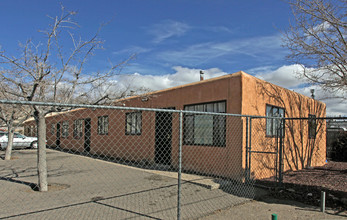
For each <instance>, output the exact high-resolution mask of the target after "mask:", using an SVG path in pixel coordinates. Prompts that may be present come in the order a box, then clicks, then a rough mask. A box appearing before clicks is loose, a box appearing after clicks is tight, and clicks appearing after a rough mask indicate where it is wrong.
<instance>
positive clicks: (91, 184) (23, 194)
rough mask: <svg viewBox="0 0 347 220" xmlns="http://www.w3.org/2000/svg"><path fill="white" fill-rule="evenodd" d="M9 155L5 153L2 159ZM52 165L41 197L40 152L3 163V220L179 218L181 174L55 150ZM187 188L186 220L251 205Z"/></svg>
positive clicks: (185, 185)
mask: <svg viewBox="0 0 347 220" xmlns="http://www.w3.org/2000/svg"><path fill="white" fill-rule="evenodd" d="M3 154H4V152H0V156H3ZM47 163H48V170H49V172H48V180H49V184H50V186H49V192H44V193H41V192H37V191H34V190H33V189H32V188H33V187H34V186H35V183H37V171H36V151H35V150H19V151H15V152H14V153H13V160H11V161H4V160H0V184H1V187H0V195H1V197H0V210H1V212H0V218H3V219H175V218H176V216H177V178H176V177H175V176H176V174H175V173H168V172H160V171H153V170H146V169H140V168H135V167H129V166H125V165H121V164H117V163H111V162H106V161H102V160H98V159H93V158H90V157H84V156H80V155H72V154H68V153H64V152H58V151H54V150H47ZM187 178H188V177H187ZM190 178H191V177H190ZM188 179H189V178H188ZM182 183H183V184H182V211H181V214H182V219H194V218H198V217H202V216H206V215H208V214H211V213H213V212H214V211H215V210H219V209H224V208H227V207H230V206H232V205H236V204H240V203H244V202H247V201H249V199H247V198H243V197H238V196H235V195H233V194H232V193H230V191H229V192H226V190H225V189H223V188H221V189H208V187H206V186H203V185H204V184H195V183H192V182H189V181H185V180H183V182H182ZM232 188H233V187H229V189H232Z"/></svg>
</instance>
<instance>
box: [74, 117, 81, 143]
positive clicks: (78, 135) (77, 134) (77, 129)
mask: <svg viewBox="0 0 347 220" xmlns="http://www.w3.org/2000/svg"><path fill="white" fill-rule="evenodd" d="M82 135H83V119H78V120H75V121H74V122H73V137H74V138H75V139H79V138H81V137H82Z"/></svg>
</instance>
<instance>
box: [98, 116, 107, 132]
mask: <svg viewBox="0 0 347 220" xmlns="http://www.w3.org/2000/svg"><path fill="white" fill-rule="evenodd" d="M98 134H101V135H108V115H104V116H100V117H98Z"/></svg>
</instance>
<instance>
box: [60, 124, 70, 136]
mask: <svg viewBox="0 0 347 220" xmlns="http://www.w3.org/2000/svg"><path fill="white" fill-rule="evenodd" d="M61 136H62V137H64V138H66V137H68V136H69V122H68V121H63V131H62V134H61Z"/></svg>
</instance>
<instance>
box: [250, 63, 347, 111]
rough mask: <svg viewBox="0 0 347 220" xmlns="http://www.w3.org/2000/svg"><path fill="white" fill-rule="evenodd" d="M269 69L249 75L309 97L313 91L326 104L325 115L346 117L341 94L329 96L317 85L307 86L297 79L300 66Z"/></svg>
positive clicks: (346, 107)
mask: <svg viewBox="0 0 347 220" xmlns="http://www.w3.org/2000/svg"><path fill="white" fill-rule="evenodd" d="M270 68H271V67H265V68H257V69H252V70H250V71H249V73H251V74H253V75H255V76H256V77H258V78H260V79H263V80H265V81H268V82H271V83H274V84H276V85H279V86H282V87H284V88H287V89H291V90H294V91H295V92H298V93H301V94H303V95H306V96H309V97H311V89H314V95H315V99H317V100H320V101H322V102H324V103H326V106H327V115H328V116H329V115H332V116H338V115H345V116H346V115H347V101H346V100H342V99H341V98H334V97H343V96H344V93H343V92H341V91H340V92H337V93H335V94H330V93H329V92H327V91H324V90H323V89H322V88H321V87H319V86H317V85H309V84H308V83H307V82H306V81H305V80H304V79H299V78H298V72H299V71H302V70H303V67H302V66H301V65H296V64H294V65H289V66H282V67H279V68H278V69H275V70H270Z"/></svg>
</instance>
